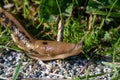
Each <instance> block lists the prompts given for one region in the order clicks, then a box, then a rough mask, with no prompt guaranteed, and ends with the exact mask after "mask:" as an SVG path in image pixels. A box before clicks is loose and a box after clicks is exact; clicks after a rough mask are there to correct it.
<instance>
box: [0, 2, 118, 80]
mask: <svg viewBox="0 0 120 80" xmlns="http://www.w3.org/2000/svg"><path fill="white" fill-rule="evenodd" d="M56 1H57V2H56ZM3 3H4V5H6V4H9V3H10V2H9V0H5V1H1V2H0V6H1V7H3V6H4V5H3ZM11 3H13V4H14V6H13V8H10V9H9V11H10V12H11V13H13V14H14V15H16V17H17V19H18V20H19V21H20V22H21V24H23V25H24V27H25V26H28V25H29V27H25V28H26V29H27V30H28V32H29V33H30V34H31V35H32V36H34V37H36V35H37V38H38V39H43V40H56V38H57V25H58V22H59V20H60V19H61V18H62V21H63V25H64V35H63V41H64V42H69V43H77V42H79V41H80V39H81V38H82V37H83V36H84V35H85V33H86V31H88V26H89V25H90V24H88V21H89V16H90V15H92V21H91V26H90V34H89V35H88V36H87V38H86V39H85V40H84V45H83V53H86V54H87V53H90V52H95V54H98V55H101V54H102V55H104V56H106V55H107V56H108V55H109V56H112V58H113V63H114V62H116V61H117V62H119V61H120V54H119V53H120V45H119V44H120V38H119V37H120V36H119V35H120V31H119V27H120V24H119V23H120V20H119V19H120V1H119V0H84V1H83V0H65V1H63V0H49V1H48V0H32V2H31V1H29V0H21V1H20V2H19V3H18V2H17V1H16V0H13V1H11ZM21 6H22V9H20V11H17V9H18V8H20V7H21ZM34 8H35V10H34ZM31 10H33V12H32V11H31ZM9 36H10V32H9V30H8V29H4V28H3V27H2V26H0V48H7V49H12V50H16V51H17V50H19V49H18V48H17V46H16V45H15V44H9V43H10V42H12V39H11V38H10V37H9ZM106 43H107V44H106ZM7 44H9V45H11V46H8V45H7ZM93 48H94V49H93ZM86 54H85V55H86ZM18 66H19V65H18ZM112 67H113V69H114V75H113V80H114V79H116V78H118V77H119V70H120V69H118V68H117V67H116V66H112ZM19 68H20V67H19ZM17 71H19V70H17ZM15 75H18V73H17V74H15ZM15 75H14V76H15ZM97 76H99V75H97ZM95 77H96V75H95ZM85 78H86V79H89V78H90V76H89V70H88V74H87V75H86V77H85ZM76 80H80V79H79V78H78V77H76Z"/></svg>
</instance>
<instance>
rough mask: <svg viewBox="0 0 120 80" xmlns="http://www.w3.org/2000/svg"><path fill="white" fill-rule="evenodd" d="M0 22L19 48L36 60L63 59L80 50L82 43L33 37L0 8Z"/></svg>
mask: <svg viewBox="0 0 120 80" xmlns="http://www.w3.org/2000/svg"><path fill="white" fill-rule="evenodd" d="M0 23H1V25H3V26H4V27H8V28H9V29H10V31H11V36H12V39H13V40H14V42H15V43H16V44H17V45H18V47H19V48H21V49H23V50H24V51H27V52H28V53H27V55H28V56H30V57H31V58H34V59H37V60H43V61H48V60H54V59H64V58H67V57H70V56H73V55H77V54H79V53H80V52H81V49H82V44H81V43H80V44H72V43H65V42H57V41H47V40H37V39H33V38H32V37H31V36H30V35H29V34H28V33H27V31H26V30H25V29H24V28H23V26H22V25H21V24H20V23H19V22H18V21H17V20H16V19H15V18H14V17H13V16H12V15H11V14H10V13H8V12H7V11H5V10H3V9H1V8H0Z"/></svg>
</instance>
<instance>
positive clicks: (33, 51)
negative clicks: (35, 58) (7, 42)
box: [30, 49, 39, 54]
mask: <svg viewBox="0 0 120 80" xmlns="http://www.w3.org/2000/svg"><path fill="white" fill-rule="evenodd" d="M30 52H31V53H35V54H39V53H38V52H37V51H35V50H33V49H30Z"/></svg>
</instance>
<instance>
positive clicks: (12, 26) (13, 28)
mask: <svg viewBox="0 0 120 80" xmlns="http://www.w3.org/2000/svg"><path fill="white" fill-rule="evenodd" d="M10 23H11V25H10V29H11V30H13V31H14V30H15V29H17V26H16V24H15V23H14V22H13V21H12V20H11V21H10Z"/></svg>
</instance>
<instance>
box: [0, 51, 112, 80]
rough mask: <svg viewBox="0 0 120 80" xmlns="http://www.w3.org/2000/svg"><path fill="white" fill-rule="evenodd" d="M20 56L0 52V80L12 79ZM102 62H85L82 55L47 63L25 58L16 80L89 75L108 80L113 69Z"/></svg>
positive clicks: (82, 77) (12, 52)
mask: <svg viewBox="0 0 120 80" xmlns="http://www.w3.org/2000/svg"><path fill="white" fill-rule="evenodd" d="M21 56H22V53H19V52H15V51H7V50H1V51H0V80H1V79H2V80H4V79H5V80H10V79H12V77H13V73H14V71H15V70H16V68H17V66H18V64H19V62H20V59H21ZM102 62H105V61H103V60H99V61H97V60H96V61H95V59H89V60H87V59H86V58H85V56H84V55H82V54H80V55H77V56H73V57H70V58H67V59H65V60H53V61H47V62H42V61H36V60H31V59H30V58H28V57H25V58H24V60H23V63H22V67H21V70H20V74H19V76H18V78H19V79H20V80H21V79H25V78H28V80H30V78H43V80H46V78H48V79H56V80H58V79H60V80H62V79H68V80H70V79H73V78H75V77H79V78H80V79H82V80H85V79H86V75H89V77H90V78H89V79H94V80H110V79H111V76H112V75H113V74H112V73H113V69H112V67H110V66H105V65H104V64H103V63H102ZM103 73H105V74H103ZM97 75H99V76H97Z"/></svg>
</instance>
